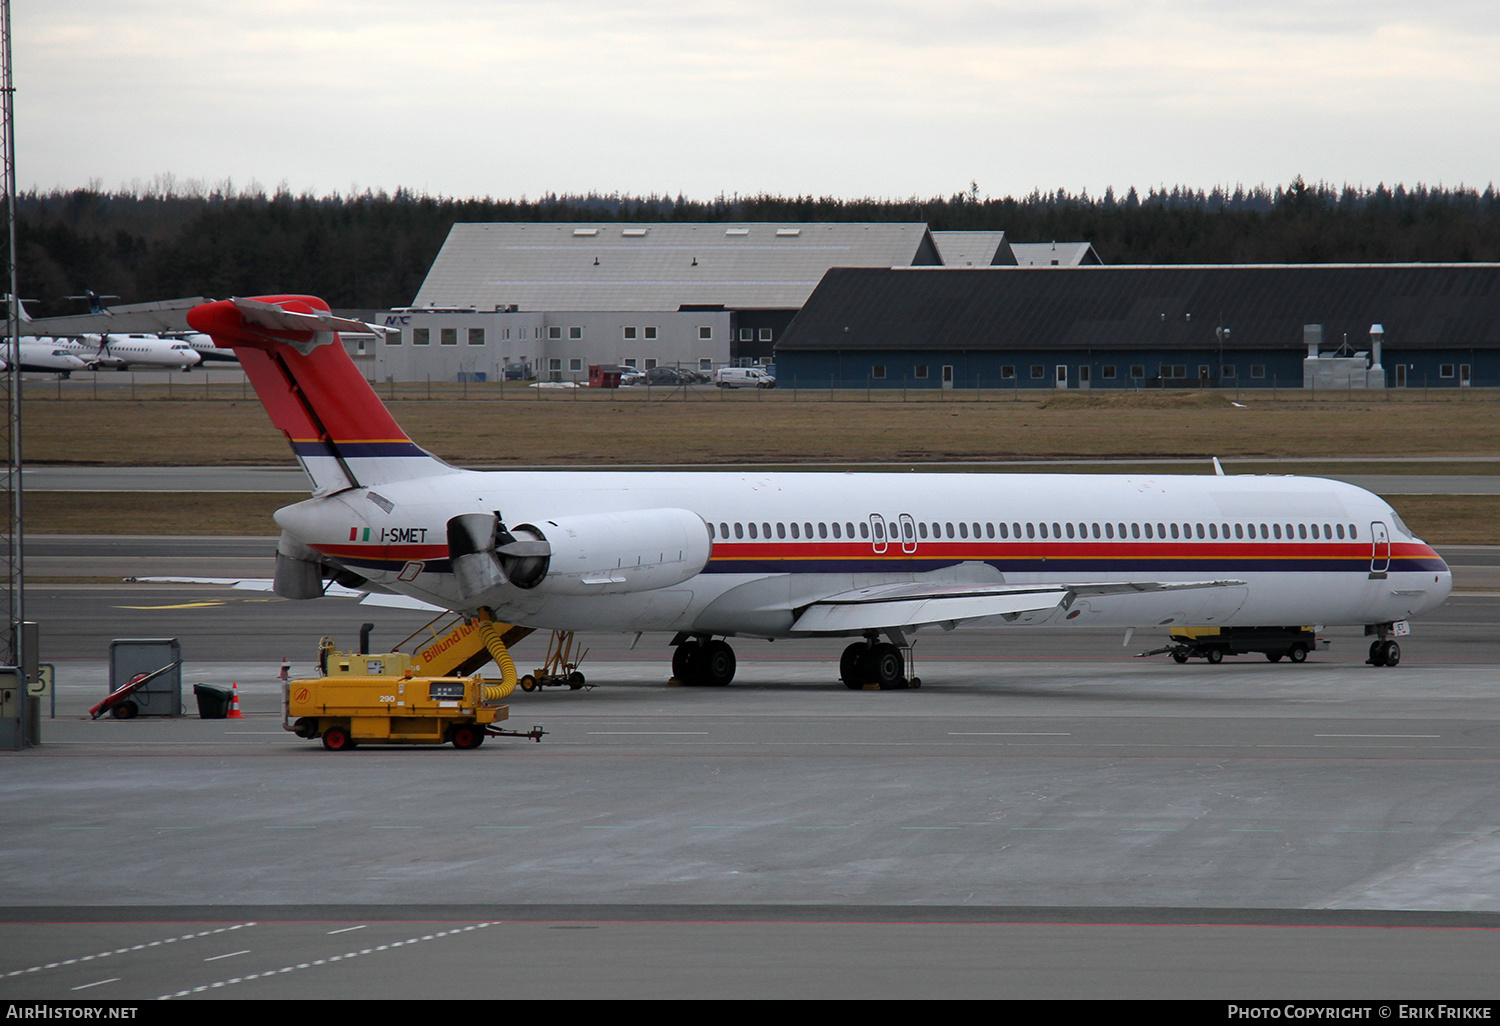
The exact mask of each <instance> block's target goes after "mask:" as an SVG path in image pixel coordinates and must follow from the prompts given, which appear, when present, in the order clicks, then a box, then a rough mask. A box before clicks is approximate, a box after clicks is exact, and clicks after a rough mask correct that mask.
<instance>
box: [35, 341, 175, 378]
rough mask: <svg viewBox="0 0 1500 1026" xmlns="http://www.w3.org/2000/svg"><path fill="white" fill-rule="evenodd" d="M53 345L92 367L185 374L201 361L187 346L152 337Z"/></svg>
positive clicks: (68, 342) (67, 342)
mask: <svg viewBox="0 0 1500 1026" xmlns="http://www.w3.org/2000/svg"><path fill="white" fill-rule="evenodd" d="M53 342H54V343H55V344H57V345H58V346H60V347H62V348H63V349H66V350H67V351H68V352H70V353H73V354H74V355H75V356H77V357H79V358H80V359H82V360H85V361H87V362H88V364H89V365H90V366H93V367H114V368H117V369H119V370H127V369H129V368H131V367H174V368H180V369H182V370H187V369H188V368H190V367H195V366H197V365H198V363H199V362H200V361H201V360H202V357H201V356H200V355H199V354H198V352H197V350H195V349H194V348H193V347H192V346H191V345H189V344H188V343H186V342H181V341H178V340H176V339H167V338H160V337H158V336H156V335H140V334H137V335H112V334H104V335H82V336H79V337H77V338H57V339H53Z"/></svg>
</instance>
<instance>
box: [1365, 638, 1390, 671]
mask: <svg viewBox="0 0 1500 1026" xmlns="http://www.w3.org/2000/svg"><path fill="white" fill-rule="evenodd" d="M1365 662H1367V663H1369V664H1370V665H1371V666H1384V665H1385V642H1383V641H1372V642H1370V658H1369V659H1367V660H1365Z"/></svg>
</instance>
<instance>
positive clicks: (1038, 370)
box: [1031, 363, 1047, 381]
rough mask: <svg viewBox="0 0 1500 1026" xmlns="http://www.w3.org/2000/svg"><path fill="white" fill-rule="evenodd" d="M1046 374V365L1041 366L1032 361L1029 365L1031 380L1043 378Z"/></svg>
mask: <svg viewBox="0 0 1500 1026" xmlns="http://www.w3.org/2000/svg"><path fill="white" fill-rule="evenodd" d="M1046 376H1047V368H1046V367H1043V366H1042V365H1041V364H1039V363H1034V364H1032V365H1031V377H1032V380H1034V381H1040V380H1041V379H1042V378H1045V377H1046Z"/></svg>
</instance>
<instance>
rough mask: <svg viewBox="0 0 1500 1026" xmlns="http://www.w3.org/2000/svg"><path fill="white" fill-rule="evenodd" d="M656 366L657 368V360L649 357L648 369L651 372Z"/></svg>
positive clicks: (647, 359) (647, 360) (647, 361)
mask: <svg viewBox="0 0 1500 1026" xmlns="http://www.w3.org/2000/svg"><path fill="white" fill-rule="evenodd" d="M655 366H656V360H655V358H653V357H649V356H648V357H647V358H646V369H647V370H650V369H651V368H652V367H655Z"/></svg>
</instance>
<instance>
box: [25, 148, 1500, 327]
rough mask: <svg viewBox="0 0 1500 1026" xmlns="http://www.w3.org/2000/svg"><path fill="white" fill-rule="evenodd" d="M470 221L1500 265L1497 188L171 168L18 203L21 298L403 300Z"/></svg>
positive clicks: (1151, 258)
mask: <svg viewBox="0 0 1500 1026" xmlns="http://www.w3.org/2000/svg"><path fill="white" fill-rule="evenodd" d="M462 221H641V222H669V221H681V222H714V221H923V222H926V223H927V224H928V225H929V226H930V227H931V228H932V229H933V230H936V231H948V230H956V231H978V230H1003V231H1004V232H1005V233H1006V237H1007V238H1008V239H1009V240H1010V241H1012V242H1052V241H1059V242H1061V241H1068V242H1075V241H1087V242H1091V243H1093V245H1094V248H1095V250H1096V251H1097V252H1098V254H1099V256H1100V258H1101V259H1102V260H1103V261H1104V262H1105V263H1107V264H1182V263H1205V264H1240V263H1384V262H1450V261H1451V262H1469V261H1500V194H1497V192H1496V190H1495V187H1494V186H1493V185H1490V186H1489V187H1487V188H1486V189H1484V190H1483V191H1482V192H1480V191H1478V190H1475V189H1466V188H1451V189H1450V188H1442V187H1435V188H1430V187H1426V186H1422V185H1418V186H1415V187H1412V188H1407V187H1405V186H1402V185H1396V186H1394V187H1387V186H1385V185H1379V186H1376V187H1374V188H1355V187H1351V186H1347V185H1346V186H1342V187H1334V186H1331V185H1327V184H1324V183H1317V184H1308V183H1306V182H1304V181H1303V180H1302V179H1301V178H1300V177H1299V178H1296V179H1294V180H1293V181H1292V182H1291V183H1289V184H1288V185H1285V186H1280V185H1278V186H1275V187H1274V188H1270V187H1266V186H1256V187H1253V188H1248V189H1247V188H1243V187H1236V188H1233V189H1225V188H1215V189H1212V190H1202V189H1198V190H1194V189H1190V188H1185V187H1182V186H1177V187H1173V188H1171V189H1167V188H1165V187H1159V188H1151V189H1148V190H1146V192H1145V193H1139V192H1137V190H1136V189H1134V188H1131V189H1129V190H1128V191H1127V192H1126V193H1125V194H1124V195H1117V194H1116V193H1115V192H1114V190H1112V189H1109V190H1106V191H1105V192H1104V193H1103V194H1102V195H1099V196H1090V195H1089V194H1088V193H1087V191H1084V192H1080V193H1077V194H1074V193H1069V192H1067V191H1066V190H1063V189H1058V190H1056V191H1054V192H1043V191H1040V190H1037V191H1033V192H1032V193H1031V194H1030V195H1028V196H1024V197H1020V198H1017V197H1011V196H1007V197H1004V198H1001V199H993V198H990V197H988V196H981V195H980V191H979V186H978V184H977V183H971V185H970V187H969V189H967V190H966V191H963V192H958V193H955V194H953V195H952V196H948V197H946V198H944V197H933V198H928V199H921V198H911V199H906V200H889V199H840V198H836V197H828V196H823V197H813V196H795V197H789V196H771V195H757V196H731V197H726V196H719V197H716V198H714V199H712V200H693V199H688V198H686V197H684V196H681V195H678V196H675V197H672V196H665V195H663V196H621V195H596V194H589V195H581V196H573V195H550V194H549V195H546V196H542V197H540V198H538V199H534V200H528V199H526V198H525V197H522V198H521V199H518V200H516V199H493V198H484V199H455V198H450V197H438V196H429V195H419V194H416V193H413V192H411V191H408V190H398V191H397V192H395V193H393V194H387V193H385V192H378V193H377V192H370V191H367V192H365V193H363V194H359V195H351V196H341V195H339V194H337V193H334V194H330V195H325V196H313V195H306V194H304V195H293V194H292V193H291V192H290V191H288V190H287V189H285V188H281V189H277V190H275V191H273V192H271V193H269V194H268V193H266V192H265V191H264V190H262V189H260V188H259V187H256V186H251V187H249V188H243V189H235V188H234V187H233V185H232V184H231V183H227V182H226V183H223V184H222V185H219V186H215V187H213V188H206V187H203V186H201V185H197V184H195V183H186V184H179V183H177V182H175V181H173V180H171V179H170V178H169V177H168V178H166V179H159V180H157V181H156V182H153V183H149V184H147V185H144V186H135V187H129V188H123V189H120V190H117V191H113V192H106V191H102V190H101V189H99V188H98V187H97V186H93V187H90V188H86V189H74V190H53V191H49V192H40V191H35V190H34V191H31V192H27V193H24V194H22V195H21V196H19V197H18V198H17V206H16V235H17V247H18V260H17V269H18V273H19V280H20V294H21V295H22V296H23V297H25V298H26V299H27V300H28V301H29V305H28V309H30V310H31V311H32V312H33V313H34V314H36V315H38V316H55V315H58V314H65V313H76V312H81V310H82V306H81V304H80V303H78V302H77V301H70V300H67V299H66V298H65V297H67V296H70V295H77V294H79V293H81V292H82V291H83V290H84V289H91V290H93V291H95V292H98V293H101V294H113V295H117V296H119V297H121V298H120V299H119V300H117V301H116V302H122V303H131V302H149V301H151V300H157V299H168V298H174V297H179V296H192V295H205V296H210V297H215V298H219V297H224V296H230V295H255V294H265V293H276V292H301V293H311V294H313V295H319V296H322V297H323V298H325V299H327V300H328V301H329V303H330V304H332V305H333V306H335V307H354V308H382V307H391V306H401V305H404V304H406V303H409V302H411V300H412V298H413V297H414V296H415V295H416V293H417V289H418V288H419V287H420V285H421V283H422V279H423V278H424V277H425V276H426V273H427V269H428V267H429V266H430V265H431V263H432V260H433V258H434V257H435V256H436V255H437V252H438V249H439V248H440V247H441V246H442V244H443V240H444V239H445V238H446V237H447V235H448V229H449V228H450V227H451V226H452V225H453V224H454V223H456V222H462Z"/></svg>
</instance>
